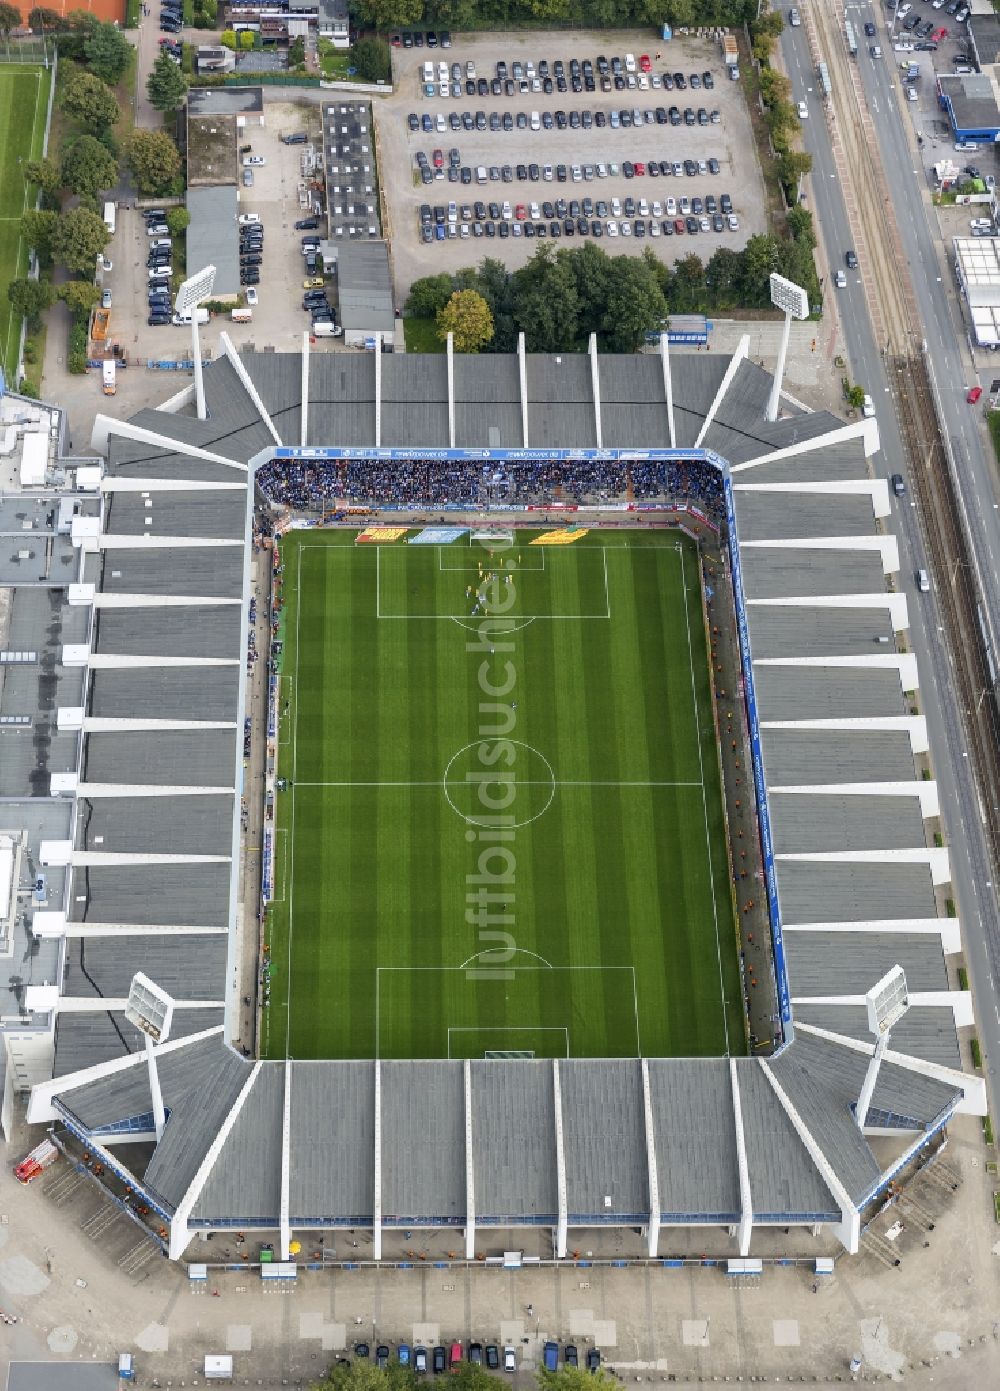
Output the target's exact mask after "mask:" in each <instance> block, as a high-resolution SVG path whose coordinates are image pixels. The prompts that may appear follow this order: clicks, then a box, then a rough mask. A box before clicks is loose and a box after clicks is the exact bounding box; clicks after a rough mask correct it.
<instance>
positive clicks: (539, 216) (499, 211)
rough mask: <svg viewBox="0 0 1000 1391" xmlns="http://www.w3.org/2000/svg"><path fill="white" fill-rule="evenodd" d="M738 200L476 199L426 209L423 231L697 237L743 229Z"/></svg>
mask: <svg viewBox="0 0 1000 1391" xmlns="http://www.w3.org/2000/svg"><path fill="white" fill-rule="evenodd" d="M732 209H733V204H732V199H731V198H730V197H729V195H728V194H725V193H724V194H723V195H722V196H721V199H718V200H717V199H716V198H715V197H714V195H712V194H708V195H707V196H706V197H705V198H700V197H697V196H695V197H692V198H688V197H687V196H684V197H681V198H679V199H676V198H672V197H671V198H667V199H666V200H665V201H663V202H661V201H660V200H659V199H653V200H652V202H647V200H646V199H645V198H640V199H638V200H636V199H634V198H632V197H627V198H625V199H624V200H621V199H619V198H611V199H609V200H604V199H598V200H597V201H596V202H594V201H593V200H592V199H590V198H585V199H582V200H577V199H572V200H571V201H570V202H568V203H567V202H566V200H565V199H562V198H559V199H557V200H556V201H555V202H554V203H553V202H549V201H546V202H543V203H541V204H539V203H535V202H532V203H530V204H527V205H526V204H524V203H517V204H516V205H514V206H512V205H511V204H510V203H509V202H504V203H503V204H498V203H492V202H491V203H490V204H489V205H487V204H485V203H482V202H476V203H475V204H471V205H470V204H463V205H462V206H461V207H459V205H458V204H457V203H455V202H450V203H449V204H448V206H447V208H445V207H444V206H442V205H441V204H438V205H437V206H436V207H434V208H432V207H431V205H430V204H429V203H424V204H423V206H422V207H421V209H420V236H421V239H422V240H423V241H425V242H431V241H444V240H446V239H447V238H455V237H462V238H468V237H470V236H472V237H484V236H485V237H500V238H501V239H504V238H507V237H512V236H513V237H564V236H565V237H573V236H592V237H603V236H605V235H607V236H609V237H612V238H614V237H618V236H622V237H632V236H635V237H645V236H647V235H649V236H651V237H660V236H667V237H671V236H675V235H676V236H683V235H685V234H687V235H690V236H694V235H696V234H698V233H699V232H710V231H715V232H724V231H726V230H727V229H728V230H729V231H732V232H737V231H739V225H740V224H739V219H738V218H737V216H736V214H735V213H734V212H733V210H732Z"/></svg>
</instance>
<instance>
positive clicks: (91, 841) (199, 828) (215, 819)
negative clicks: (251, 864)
mask: <svg viewBox="0 0 1000 1391" xmlns="http://www.w3.org/2000/svg"><path fill="white" fill-rule="evenodd" d="M178 772H179V773H180V772H181V770H180V769H178ZM194 772H195V770H194V769H192V770H191V773H190V774H189V775H193V774H194ZM232 822H233V798H232V796H225V795H223V794H222V793H220V794H219V795H217V796H214V795H213V796H205V797H98V798H96V799H94V800H91V799H90V798H87V797H81V798H80V799H79V800H78V802H77V821H76V839H75V842H74V848H75V849H77V850H90V851H95V852H97V853H104V854H108V853H110V854H118V855H125V854H128V855H143V854H147V855H150V854H159V853H162V852H163V850H164V848H165V847H169V853H170V854H171V855H225V856H229V855H231V853H232V848H233V828H232ZM183 872H184V870H183V868H182V867H178V873H180V874H183Z"/></svg>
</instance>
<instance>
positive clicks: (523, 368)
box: [517, 333, 531, 449]
mask: <svg viewBox="0 0 1000 1391" xmlns="http://www.w3.org/2000/svg"><path fill="white" fill-rule="evenodd" d="M517 375H518V379H519V380H520V383H521V435H522V439H521V448H522V449H530V447H531V446H530V445H529V444H528V364H527V362H526V360H525V356H524V334H523V333H519V334H518V335H517Z"/></svg>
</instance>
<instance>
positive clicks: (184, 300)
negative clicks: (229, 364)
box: [177, 266, 215, 420]
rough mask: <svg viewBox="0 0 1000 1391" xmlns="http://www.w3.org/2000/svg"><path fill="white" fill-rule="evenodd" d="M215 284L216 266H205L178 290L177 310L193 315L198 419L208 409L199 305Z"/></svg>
mask: <svg viewBox="0 0 1000 1391" xmlns="http://www.w3.org/2000/svg"><path fill="white" fill-rule="evenodd" d="M214 286H215V267H214V266H204V267H203V268H202V269H201V270H200V271H197V272H196V273H195V274H194V275H192V276H189V277H188V279H187V280H185V281H184V283H183V285H182V286H181V287H180V289H179V290H178V291H177V312H178V314H180V315H182V316H183V315H184V314H190V315H191V356H192V358H193V359H194V394H195V400H196V402H197V408H198V419H199V420H205V419H206V418H207V416H208V410H207V409H206V406H205V383H204V381H203V380H202V375H201V336H200V334H199V332H198V306H199V304H201V302H202V300H206V299H208V298H209V297H210V296H211V294H212V290H213V288H214Z"/></svg>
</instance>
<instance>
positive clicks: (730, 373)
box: [694, 333, 750, 449]
mask: <svg viewBox="0 0 1000 1391" xmlns="http://www.w3.org/2000/svg"><path fill="white" fill-rule="evenodd" d="M749 351H750V335H749V334H748V333H744V335H743V337H742V338H741V339H740V341H739V342H738V343H737V345H736V351H735V352H734V353H733V355H732V357H731V358H730V359H729V365H728V367H727V368H726V373H725V376H724V377H723V378H722V381H721V382H720V383H719V389H718V391H717V392H716V393H715V400H714V401H713V402H712V404H711V405H710V406H709V408H708V414H707V415H706V416H705V419H704V420H703V421H702V423H701V429H700V430H699V431H698V438H697V439H696V440H695V442H694V447H695V449H700V448H701V445H702V441H703V440H704V438H705V436H706V435H707V434H708V432H709V430H710V429H711V428H712V421H713V420H714V419H715V416H716V413H717V411H718V409H719V407H720V406H721V405H722V402H723V398H724V397H725V394H726V392H727V391H728V390H729V388H730V386H731V385H732V381H733V378H734V377H735V376H736V373H737V372H738V371H739V369H740V366H741V364H742V363H743V362H744V361H745V359H746V356H747V354H748V353H749Z"/></svg>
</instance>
